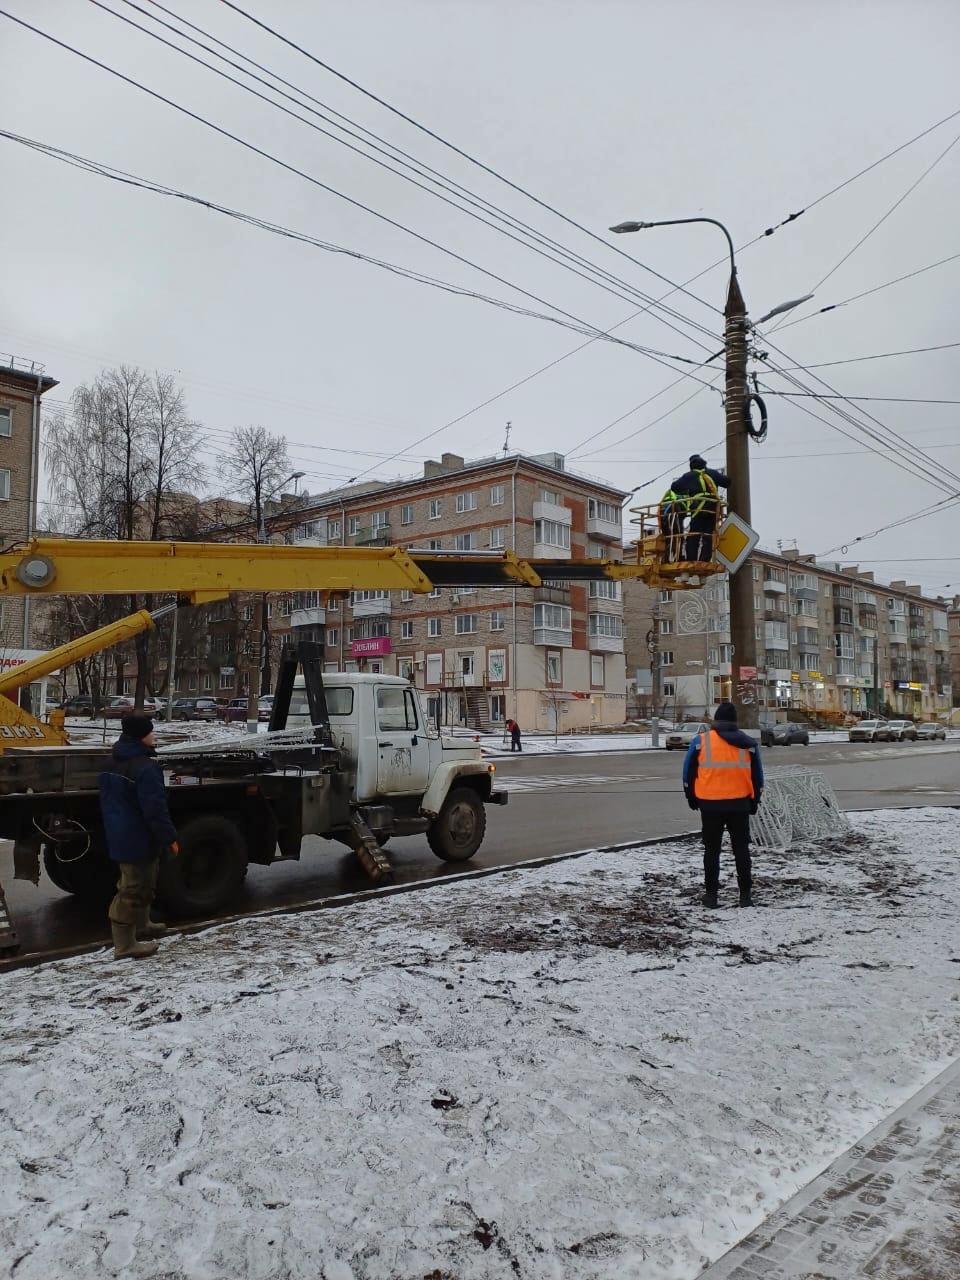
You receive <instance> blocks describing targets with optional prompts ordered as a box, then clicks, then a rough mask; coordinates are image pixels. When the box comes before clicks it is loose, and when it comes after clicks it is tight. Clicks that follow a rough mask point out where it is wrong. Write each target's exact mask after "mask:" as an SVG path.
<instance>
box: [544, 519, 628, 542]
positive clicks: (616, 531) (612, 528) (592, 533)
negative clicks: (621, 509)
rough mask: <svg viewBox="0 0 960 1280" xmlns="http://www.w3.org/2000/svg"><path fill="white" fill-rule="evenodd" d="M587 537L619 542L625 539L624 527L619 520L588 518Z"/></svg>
mask: <svg viewBox="0 0 960 1280" xmlns="http://www.w3.org/2000/svg"><path fill="white" fill-rule="evenodd" d="M548 518H549V517H548ZM587 537H588V538H604V539H605V540H606V541H608V542H619V541H620V540H621V539H622V538H623V525H622V523H621V522H620V521H619V520H603V519H601V517H600V516H587Z"/></svg>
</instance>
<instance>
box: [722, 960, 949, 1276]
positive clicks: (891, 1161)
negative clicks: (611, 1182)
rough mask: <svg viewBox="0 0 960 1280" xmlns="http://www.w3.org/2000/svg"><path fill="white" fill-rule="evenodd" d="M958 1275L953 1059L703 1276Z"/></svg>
mask: <svg viewBox="0 0 960 1280" xmlns="http://www.w3.org/2000/svg"><path fill="white" fill-rule="evenodd" d="M958 963H960V961H958ZM958 1275H960V1059H958V1060H957V1061H956V1062H954V1063H953V1064H952V1065H951V1066H949V1067H948V1068H947V1069H946V1071H944V1072H943V1073H942V1074H941V1075H939V1076H937V1078H936V1079H935V1080H933V1081H931V1083H930V1084H928V1085H927V1086H926V1087H925V1088H923V1089H921V1090H920V1091H919V1092H918V1093H917V1094H915V1095H914V1096H913V1097H912V1098H911V1099H910V1100H909V1101H908V1102H906V1103H904V1105H903V1106H902V1107H900V1108H899V1109H898V1110H897V1111H895V1112H894V1113H893V1115H892V1116H890V1117H888V1119H886V1120H884V1121H882V1122H881V1123H880V1124H879V1125H877V1126H876V1128H875V1129H873V1130H872V1131H871V1132H870V1133H868V1134H867V1135H866V1137H865V1138H863V1139H862V1140H861V1141H860V1142H858V1143H857V1144H856V1146H855V1147H852V1148H851V1149H850V1150H849V1151H847V1152H845V1153H844V1154H843V1155H842V1156H841V1157H840V1159H839V1160H837V1161H835V1162H834V1163H833V1164H832V1165H831V1166H830V1168H829V1169H827V1170H826V1171H825V1172H824V1173H822V1174H821V1175H820V1177H819V1178H815V1179H814V1180H813V1182H811V1183H810V1185H809V1186H808V1187H805V1188H804V1189H803V1191H801V1192H800V1193H799V1194H798V1195H796V1196H794V1197H793V1199H792V1200H789V1201H788V1202H787V1204H785V1205H784V1206H783V1208H781V1209H779V1210H778V1211H777V1212H776V1213H775V1214H773V1215H772V1216H771V1217H770V1218H768V1219H767V1221H766V1222H765V1223H764V1224H763V1226H762V1227H758V1228H757V1230H756V1231H753V1232H751V1234H750V1235H749V1236H747V1238H746V1239H745V1240H743V1241H741V1243H740V1244H739V1245H737V1246H736V1248H734V1249H731V1251H730V1252H729V1253H728V1254H726V1255H725V1257H723V1258H722V1259H721V1260H720V1261H719V1262H718V1263H716V1264H715V1265H714V1266H712V1267H709V1268H708V1269H707V1270H706V1271H705V1272H704V1273H703V1280H808V1278H809V1277H811V1276H816V1277H817V1278H818V1280H857V1277H861V1276H862V1277H871V1278H872V1280H957V1276H958Z"/></svg>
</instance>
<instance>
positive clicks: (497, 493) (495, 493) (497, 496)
mask: <svg viewBox="0 0 960 1280" xmlns="http://www.w3.org/2000/svg"><path fill="white" fill-rule="evenodd" d="M490 505H491V507H502V506H503V485H502V484H494V485H491V486H490Z"/></svg>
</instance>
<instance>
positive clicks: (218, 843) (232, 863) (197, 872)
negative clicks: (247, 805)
mask: <svg viewBox="0 0 960 1280" xmlns="http://www.w3.org/2000/svg"><path fill="white" fill-rule="evenodd" d="M178 837H179V844H180V853H179V854H178V855H176V856H175V857H174V856H170V855H168V856H167V857H165V858H164V859H163V860H162V861H161V863H160V878H159V882H158V886H157V897H158V898H159V899H160V901H161V902H162V903H163V905H164V906H165V907H166V908H167V910H168V911H169V912H170V914H171V915H173V916H206V915H210V914H211V913H212V912H214V911H216V910H217V909H218V908H220V907H222V906H223V905H224V904H225V903H227V902H229V901H230V900H231V899H232V898H233V897H234V896H235V894H236V893H237V892H238V891H239V889H240V886H241V885H242V884H243V879H244V876H245V875H246V874H247V843H246V841H245V840H244V838H243V834H242V832H241V831H240V829H239V828H238V827H237V825H236V823H234V822H231V821H230V819H229V818H224V817H221V816H220V815H219V814H212V813H210V814H200V815H199V816H198V817H195V818H190V819H188V821H186V822H185V823H184V824H183V826H182V827H180V829H179V832H178Z"/></svg>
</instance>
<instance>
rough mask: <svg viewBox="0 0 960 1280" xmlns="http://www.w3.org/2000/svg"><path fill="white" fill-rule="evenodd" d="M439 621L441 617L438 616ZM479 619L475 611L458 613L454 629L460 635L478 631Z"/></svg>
mask: <svg viewBox="0 0 960 1280" xmlns="http://www.w3.org/2000/svg"><path fill="white" fill-rule="evenodd" d="M437 621H438V622H439V621H440V619H439V618H438V619H437ZM478 621H479V619H478V618H477V615H476V614H475V613H458V614H457V618H456V622H455V623H454V631H455V632H456V633H457V635H458V636H465V635H469V634H470V633H471V632H472V631H476V629H477V624H478Z"/></svg>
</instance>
